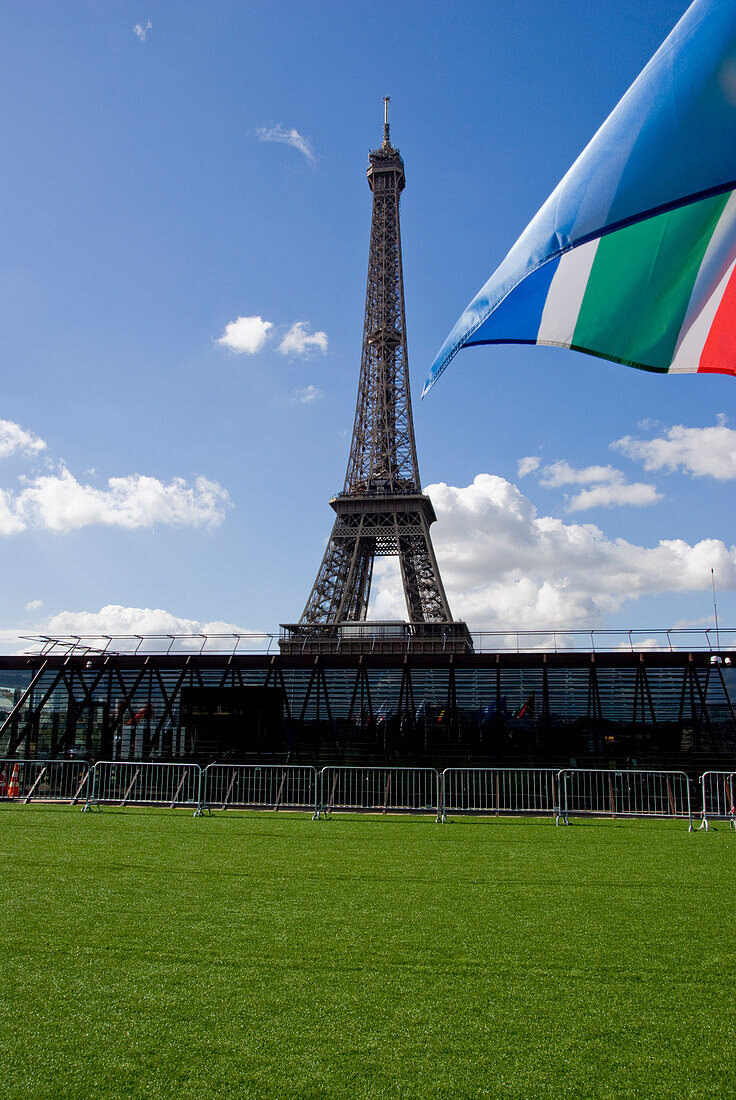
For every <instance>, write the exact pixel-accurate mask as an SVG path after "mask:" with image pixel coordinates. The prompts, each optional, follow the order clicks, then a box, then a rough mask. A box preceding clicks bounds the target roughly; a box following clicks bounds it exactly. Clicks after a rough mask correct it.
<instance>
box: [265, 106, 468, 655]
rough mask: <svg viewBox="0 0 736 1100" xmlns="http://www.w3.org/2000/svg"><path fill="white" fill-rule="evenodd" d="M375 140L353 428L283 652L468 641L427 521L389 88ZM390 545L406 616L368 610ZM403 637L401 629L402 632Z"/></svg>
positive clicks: (400, 174) (399, 164)
mask: <svg viewBox="0 0 736 1100" xmlns="http://www.w3.org/2000/svg"><path fill="white" fill-rule="evenodd" d="M384 102H385V114H384V127H383V143H382V145H381V146H380V147H379V148H378V149H374V150H373V152H372V153H370V156H369V163H368V185H369V187H370V189H371V192H372V193H373V214H372V219H371V236H370V247H369V252H368V285H367V290H366V302H365V322H364V326H363V350H362V356H361V365H360V381H359V385H358V401H357V406H356V410H355V423H354V426H353V438H352V443H351V445H350V456H349V458H348V467H347V472H346V475H345V484H344V485H343V489H342V492H341V493H339V494H338V495H337V496H336V497H334V498H333V499H332V500H331V501H330V505H331V506H332V508H333V509H334V511H335V512H336V518H335V523H334V526H333V528H332V534H331V536H330V541H329V544H328V546H327V549H326V551H325V555H324V558H323V559H322V564H321V566H320V568H319V572H318V573H317V579H316V580H315V582H314V586H313V587H312V591H311V593H310V595H309V599H308V600H307V603H306V606H305V608H304V611H303V612H302V616H301V618H300V620H299V622H298V623H296V624H288V625H283V626H282V638H281V649H282V652H292V653H295V652H305V651H307V652H321V651H330V650H334V649H335V648H336V647H337V646H338V644H339V648H340V650H341V651H342V652H345V651H350V652H356V651H357V652H386V651H387V650H388V651H390V650H391V649H401V648H404V647H406V646H407V644H408V645H409V646H410V648H411V650H412V651H414V652H417V651H418V652H440V651H447V652H467V651H468V649H470V648H472V647H471V642H470V634H469V633H468V628H467V626H466V625H465V623H462V622H457V621H455V620H453V618H452V613H451V611H450V605H449V603H448V601H447V595H446V594H445V589H444V586H443V584H442V578H441V576H440V571H439V567H438V565H437V559H436V557H435V553H434V547H433V546H432V539H431V537H430V533H429V528H430V526H431V524H432V523H434V521H435V520H436V518H437V517H436V515H435V511H434V508H433V507H432V502H431V500H430V499H429V497H428V496H426V494H424V493H423V492H422V486H421V481H420V478H419V464H418V462H417V449H416V442H415V439H414V423H413V420H412V411H411V392H410V387H409V360H408V353H407V343H406V318H405V310H404V279H403V272H402V266H401V229H400V224H399V200H400V196H401V192H402V191H403V190H404V185H405V175H404V162H403V160H402V159H401V155H400V153H399V150H398V149H396V148H394V146H393V145H392V144H391V140H390V136H389V122H388V98H386V99H385V101H384ZM387 555H392V556H395V557H398V559H399V566H400V570H401V581H402V585H403V589H404V597H405V600H406V609H407V616H408V621H407V622H399V623H373V622H369V621H367V613H368V601H369V598H370V590H371V580H372V576H373V564H374V562H375V559H376V558H377V557H384V556H387ZM407 639H408V641H407Z"/></svg>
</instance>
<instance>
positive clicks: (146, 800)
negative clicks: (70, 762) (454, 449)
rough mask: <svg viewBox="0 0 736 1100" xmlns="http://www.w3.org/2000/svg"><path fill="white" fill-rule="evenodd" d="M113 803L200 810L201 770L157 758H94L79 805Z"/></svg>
mask: <svg viewBox="0 0 736 1100" xmlns="http://www.w3.org/2000/svg"><path fill="white" fill-rule="evenodd" d="M104 803H115V804H117V805H119V806H131V805H140V804H142V805H147V806H170V807H171V808H172V809H173V808H174V807H175V806H193V807H194V808H195V815H199V814H201V813H202V769H201V768H200V766H199V764H161V763H159V762H158V761H143V760H135V761H119V760H98V761H97V763H96V764H95V766H94V768H93V775H92V782H91V788H90V791H89V794H88V796H87V801H86V803H85V805H84V807H83V809H84V810H89V809H91V808H92V806H100V805H103V804H104Z"/></svg>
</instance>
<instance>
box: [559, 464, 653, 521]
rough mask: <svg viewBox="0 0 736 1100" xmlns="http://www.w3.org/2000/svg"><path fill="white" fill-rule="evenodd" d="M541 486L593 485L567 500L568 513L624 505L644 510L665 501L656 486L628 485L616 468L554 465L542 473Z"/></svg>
mask: <svg viewBox="0 0 736 1100" xmlns="http://www.w3.org/2000/svg"><path fill="white" fill-rule="evenodd" d="M539 484H540V485H543V486H544V488H545V489H558V488H559V487H560V486H562V485H590V486H592V487H591V488H590V489H582V490H581V491H580V492H579V493H575V494H574V495H573V496H572V497H568V498H567V510H568V512H582V511H584V510H585V509H586V508H611V507H613V506H614V505H622V504H629V505H634V506H636V507H639V508H642V507H644V506H645V505H647V504H656V502H657V501H658V500H662V494H661V493H658V492H657V489H656V486H654V485H649V484H644V483H643V482H641V481H637V482H627V480H626V478H625V476H624V474H623V473H622V471H621V470H617V469H616V467H615V466H584V467H583V468H582V469H579V470H576V469H575V468H574V467H573V466H571V465H570V463H569V462H564V461H560V462H553V463H552V464H551V465H550V466H545V467H544V468H543V469H542V470H541V471H540V473H539Z"/></svg>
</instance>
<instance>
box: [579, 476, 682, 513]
mask: <svg viewBox="0 0 736 1100" xmlns="http://www.w3.org/2000/svg"><path fill="white" fill-rule="evenodd" d="M658 500H662V494H661V493H658V492H657V489H656V486H654V485H647V484H645V483H644V482H642V481H632V482H615V481H614V482H612V483H610V484H608V485H594V486H593V487H592V489H582V490H581V491H580V492H579V493H575V494H574V495H573V496H571V497H570V499H569V500H568V502H567V510H568V512H583V511H584V510H585V509H586V508H612V507H613V506H614V505H621V504H630V505H633V506H634V507H636V508H644V507H646V505H648V504H656V503H657V501H658Z"/></svg>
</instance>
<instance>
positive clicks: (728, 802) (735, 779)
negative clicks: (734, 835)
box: [700, 772, 736, 830]
mask: <svg viewBox="0 0 736 1100" xmlns="http://www.w3.org/2000/svg"><path fill="white" fill-rule="evenodd" d="M700 790H701V793H702V810H701V812H702V821H701V823H700V828H701V829H706V830H707V829H708V822H709V821H712V820H714V819H721V820H725V821H728V822H729V824H730V825H731V827H732V828H733V829H736V772H704V773H703V775H701V777H700Z"/></svg>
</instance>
